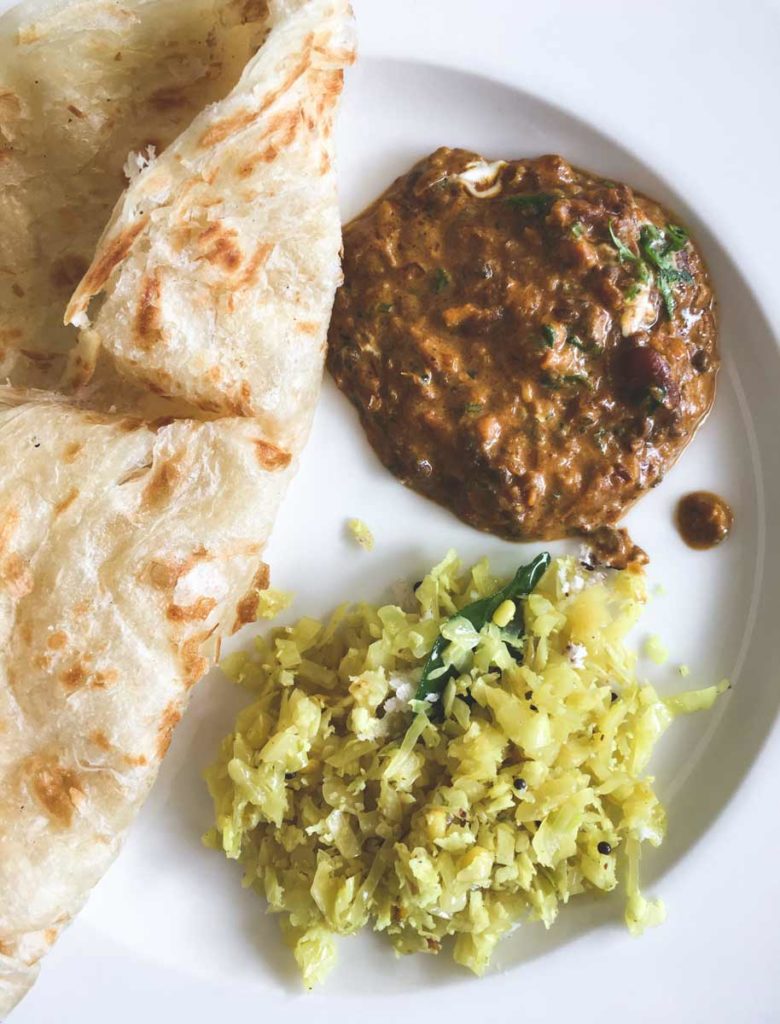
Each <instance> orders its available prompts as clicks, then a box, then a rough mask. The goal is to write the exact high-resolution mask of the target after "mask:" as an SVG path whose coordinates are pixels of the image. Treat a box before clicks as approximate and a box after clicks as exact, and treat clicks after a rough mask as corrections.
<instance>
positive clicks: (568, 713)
mask: <svg viewBox="0 0 780 1024" xmlns="http://www.w3.org/2000/svg"><path fill="white" fill-rule="evenodd" d="M540 558H541V559H543V561H542V562H541V563H540V561H539V559H536V560H535V561H534V563H532V564H531V566H529V567H525V569H526V570H532V571H531V572H530V573H526V574H525V576H523V577H522V578H523V579H525V580H526V581H528V580H529V579H530V582H531V583H532V584H533V586H534V589H533V590H532V592H531V593H530V594H529V595H528V596H522V593H518V592H517V587H515V591H513V593H514V594H515V596H514V597H507V596H505V595H504V594H502V595H499V594H498V592H499V590H500V589H501V586H502V583H503V585H504V588H507V587H510V586H511V584H507V583H506V581H500V580H497V579H495V578H494V577H493V576H492V574H491V571H490V567H489V565H488V563H487V561H485V560H483V561H481V562H479V563H477V564H476V565H475V566H474V567H473V568H472V569H471V570H470V571H468V572H461V569H460V563H459V561H458V559H457V557H456V555H455V553H454V552H450V553H449V554H448V555H447V557H446V558H445V559H444V560H443V561H442V562H441V563H440V564H439V565H437V566H436V567H435V568H434V569H432V570H431V572H430V573H429V574H428V575H427V576H426V577H425V579H424V580H423V581H422V582H421V583H419V584H418V585H417V587H416V589H415V592H414V598H413V600H412V601H410V606H409V607H408V608H401V607H397V606H393V605H387V606H384V607H379V608H377V607H374V606H371V605H367V604H360V605H357V606H353V607H349V606H346V605H344V606H342V607H340V608H338V609H337V610H336V612H335V613H334V615H333V616H332V617H331V619H330V621H329V622H328V623H327V624H325V625H323V624H321V623H319V622H317V621H315V620H313V619H308V618H305V619H301V620H300V621H299V622H298V623H297V624H296V625H294V626H292V627H289V628H283V629H276V630H274V631H273V632H272V633H271V634H270V636H267V637H260V638H258V639H256V640H255V642H254V643H255V647H254V650H253V651H251V652H241V653H236V654H233V655H231V656H229V657H228V658H227V659H226V661H225V662H224V664H223V669H224V671H225V672H226V673H227V675H228V676H229V677H230V678H231V679H233V680H234V681H235V682H237V683H239V684H240V685H242V686H244V687H246V689H247V690H249V691H250V692H251V693H252V694H253V695H254V702H253V703H252V704H250V705H249V706H248V707H247V708H245V709H244V710H243V711H242V712H241V713H240V714H239V716H238V719H237V722H236V727H235V732H234V733H233V734H232V735H230V736H228V737H227V738H226V739H225V740H224V742H223V744H222V748H221V752H220V756H219V759H218V761H217V763H216V764H215V765H213V766H212V767H211V768H210V769H209V770H208V773H207V779H208V784H209V789H210V791H211V794H212V796H213V799H214V804H215V810H216V827H215V828H214V829H212V830H211V832H210V833H208V835H207V836H206V842H207V843H208V844H209V845H211V846H214V847H216V848H218V849H222V850H223V851H224V853H225V854H226V855H227V856H228V857H229V858H233V859H238V860H240V862H241V864H242V865H243V868H244V870H245V884H247V885H249V886H252V887H253V888H254V889H256V890H257V891H258V892H259V893H261V894H263V895H264V896H265V898H266V900H267V901H268V904H269V907H270V909H271V910H272V911H275V912H278V913H280V914H281V920H282V926H283V930H284V935H285V938H286V941H287V942H288V944H289V946H290V947H291V949H292V951H293V953H294V955H295V958H296V960H297V962H298V964H299V965H300V968H301V971H302V973H303V978H304V982H305V984H306V985H307V986H309V987H310V986H312V985H314V984H315V983H317V982H319V981H321V980H322V979H323V978H324V977H325V975H326V974H327V973H328V971H329V970H330V969H331V967H332V966H333V964H334V962H335V957H336V950H335V940H334V936H335V935H336V934H342V935H346V934H351V933H353V932H356V931H357V930H358V929H360V928H362V927H363V926H365V925H368V924H370V925H371V926H372V927H373V928H374V929H376V930H377V931H382V932H386V933H387V935H388V936H389V938H390V940H391V942H392V944H393V946H394V947H395V949H396V950H397V951H398V952H401V953H409V952H414V951H422V952H429V953H431V952H432V953H436V952H438V951H439V950H440V949H441V946H442V942H443V940H444V939H446V938H447V937H448V936H453V937H454V945H453V956H454V957H455V960H457V961H458V962H459V963H461V964H464V965H465V966H467V967H469V968H471V969H472V970H473V971H475V972H477V973H481V972H482V971H484V969H485V968H486V966H487V965H488V962H489V960H490V956H491V954H492V952H493V949H494V947H495V945H496V943H497V941H498V939H499V938H500V937H501V936H502V935H503V934H504V933H505V932H507V931H508V930H509V929H511V928H512V927H513V926H515V925H516V924H518V923H519V922H522V921H525V920H539V921H542V922H543V923H544V924H545V925H546V926H547V927H549V926H550V925H551V924H552V923H553V921H554V920H555V918H556V916H557V914H558V910H559V908H560V906H561V904H565V903H567V902H568V900H569V898H570V897H571V896H573V895H575V894H577V893H581V892H585V891H600V892H608V891H610V890H612V889H614V888H616V886H617V885H618V882H619V881H620V880H623V882H624V886H625V893H626V922H627V924H628V927H629V928H630V930H631V931H632V932H633V933H640V932H641V931H642V930H643V929H644V928H645V927H646V926H647V925H652V924H657V923H658V922H660V921H661V920H662V919H663V906H662V904H661V903H660V902H656V901H648V900H646V899H645V898H644V897H643V895H642V893H641V892H640V889H639V882H638V871H639V858H640V849H641V845H642V843H644V842H649V843H651V844H652V845H655V846H657V845H658V844H659V843H660V842H661V841H662V839H663V836H664V828H665V815H664V810H663V807H662V806H661V804H660V803H659V801H658V798H657V797H656V795H655V793H654V791H653V786H652V783H653V780H652V778H650V777H649V776H647V775H646V774H645V771H646V768H647V764H648V761H649V758H650V755H651V753H652V750H653V747H654V745H655V743H656V741H657V740H658V738H659V736H660V735H661V734H662V733H663V731H664V730H665V729H666V727H667V726H668V725H669V724H670V722H671V721H672V720H673V718H674V717H675V716H676V715H678V714H680V713H684V712H687V711H694V710H701V709H705V708H708V707H710V706H711V705H712V704H713V702H714V701H715V699H716V697H717V696H718V694H719V693H721V692H722V691H723V689H725V687H726V685H727V684H726V683H725V682H723V683H721V684H719V685H718V686H712V687H708V688H706V689H704V690H696V691H692V692H690V693H687V694H681V695H678V696H676V697H672V698H668V699H662V698H661V697H659V695H658V694H657V693H656V691H655V690H654V689H653V687H652V686H649V685H646V684H642V683H640V682H639V681H638V680H637V678H636V674H635V667H636V656H635V655H634V654H633V653H631V652H630V651H629V650H628V649H627V648H626V647H625V646H624V643H623V641H624V637H625V635H626V633H627V632H628V630H629V629H630V628H631V627H632V626H633V625H634V623H635V622H636V620H637V618H638V617H639V615H640V613H641V610H642V606H643V604H644V603H645V601H646V586H645V577H644V574H643V573H642V571H641V570H639V569H636V570H633V569H629V570H625V571H622V572H613V571H609V572H606V573H600V572H592V571H587V570H586V569H585V568H584V567H582V566H581V565H579V564H578V563H577V562H576V560H574V559H572V558H562V559H557V560H555V561H554V562H553V563H552V564H551V565H549V558H548V557H547V556H540ZM548 565H549V568H548V567H547V566H548ZM534 567H535V568H534ZM545 570H546V571H545ZM540 576H541V579H539V577H540ZM520 579H521V573H520V572H518V574H517V576H516V577H515V581H517V580H520ZM528 589H530V587H529V588H528ZM499 596H500V597H501V600H496V598H497V597H499ZM485 599H490V600H485ZM477 602H479V605H477V604H476V603H477ZM412 604H413V608H412ZM475 607H480V608H481V609H482V610H483V611H484V610H485V609H486V610H487V612H489V615H488V614H485V615H482V616H479V615H476V614H470V610H473V609H474V608H475ZM461 612H462V613H463V614H461ZM483 620H484V621H483ZM434 652H435V656H433V654H434ZM437 680H438V682H437Z"/></svg>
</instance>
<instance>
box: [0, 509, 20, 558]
mask: <svg viewBox="0 0 780 1024" xmlns="http://www.w3.org/2000/svg"><path fill="white" fill-rule="evenodd" d="M18 524H19V510H18V509H16V508H7V509H0V554H2V552H3V551H5V549H6V548H7V547H8V544H9V542H10V540H11V537H13V535H14V532H15V531H16V527H17V526H18Z"/></svg>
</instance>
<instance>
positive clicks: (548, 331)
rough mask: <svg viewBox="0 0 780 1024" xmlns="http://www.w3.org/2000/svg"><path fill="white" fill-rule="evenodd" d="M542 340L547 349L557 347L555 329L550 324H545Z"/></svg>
mask: <svg viewBox="0 0 780 1024" xmlns="http://www.w3.org/2000/svg"><path fill="white" fill-rule="evenodd" d="M542 338H543V341H542V344H543V345H544V347H545V348H554V347H555V328H554V327H551V326H550V325H549V324H543V325H542Z"/></svg>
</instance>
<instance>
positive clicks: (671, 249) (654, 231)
mask: <svg viewBox="0 0 780 1024" xmlns="http://www.w3.org/2000/svg"><path fill="white" fill-rule="evenodd" d="M670 229H671V230H670ZM683 236H684V237H683ZM687 239H688V236H687V234H686V233H685V232H684V231H683V229H682V228H679V227H677V226H676V225H673V224H670V225H668V226H667V229H666V231H662V230H661V229H660V228H658V227H656V226H655V224H643V225H642V230H641V231H640V232H639V247H640V249H641V250H642V253H643V255H644V258H645V260H646V261H647V263H649V264H650V266H652V267H653V268H654V269H655V271H656V276H657V278H658V290H659V291H660V293H661V298H662V299H663V302H664V306H665V307H666V312H667V314H668V315H669V317H671V316H672V315H673V314H674V309H675V299H674V292H673V290H672V285H674V284H681V283H686V284H687V283H689V282H691V281H692V280H693V278H692V277H691V275H690V274H689V273H688V271H687V270H679V269H678V268H677V266H676V265H675V262H674V253H676V252H679V251H680V249H681V248H682V247H683V246H684V245H685V243H686V241H687Z"/></svg>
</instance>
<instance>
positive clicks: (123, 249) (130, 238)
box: [79, 214, 149, 295]
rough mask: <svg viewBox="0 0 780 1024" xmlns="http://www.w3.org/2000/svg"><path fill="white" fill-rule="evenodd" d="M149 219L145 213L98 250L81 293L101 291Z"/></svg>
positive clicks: (80, 290) (92, 293)
mask: <svg viewBox="0 0 780 1024" xmlns="http://www.w3.org/2000/svg"><path fill="white" fill-rule="evenodd" d="M148 220H149V216H148V214H146V215H144V216H143V217H141V218H140V219H139V220H138V221H136V223H135V224H131V225H130V226H129V227H127V228H125V229H124V230H123V231H122V232H121V233H120V234H118V235H117V236H116V238H114V239H113V240H112V241H111V242H109V244H108V245H107V246H106V247H105V248H104V249H102V250H99V251H98V254H97V255H96V258H95V260H94V261H93V263H92V266H91V267H90V268H89V270H88V271H87V273H86V275H85V277H84V279H83V281H82V282H81V288H80V289H79V293H81V292H83V293H84V295H94V294H95V293H96V292H99V291H100V289H101V288H102V287H103V285H104V284H105V283H106V281H107V280H108V279H109V277H110V276H111V274H112V272H113V271H114V269H115V268H116V267H117V266H119V264H120V263H121V262H122V260H123V259H124V258H125V256H127V254H128V252H129V251H130V247H131V246H132V244H133V242H134V241H135V240H136V238H138V236H139V235H140V234H141V232H142V231H143V230H144V228H145V227H146V225H147V222H148Z"/></svg>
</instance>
